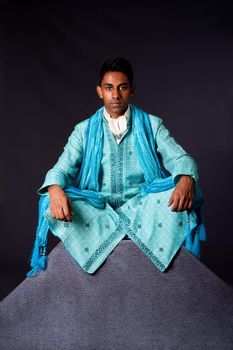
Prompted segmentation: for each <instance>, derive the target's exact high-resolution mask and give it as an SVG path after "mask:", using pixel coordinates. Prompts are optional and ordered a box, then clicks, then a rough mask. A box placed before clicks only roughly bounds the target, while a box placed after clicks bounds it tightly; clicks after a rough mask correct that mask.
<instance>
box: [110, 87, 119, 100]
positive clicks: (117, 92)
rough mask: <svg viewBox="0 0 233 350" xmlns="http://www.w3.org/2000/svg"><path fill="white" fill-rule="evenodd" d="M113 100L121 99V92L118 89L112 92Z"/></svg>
mask: <svg viewBox="0 0 233 350" xmlns="http://www.w3.org/2000/svg"><path fill="white" fill-rule="evenodd" d="M112 98H114V99H118V98H120V92H119V90H118V89H113V90H112Z"/></svg>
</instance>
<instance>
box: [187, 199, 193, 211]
mask: <svg viewBox="0 0 233 350" xmlns="http://www.w3.org/2000/svg"><path fill="white" fill-rule="evenodd" d="M192 206H193V201H192V200H190V201H189V203H188V210H191V208H192Z"/></svg>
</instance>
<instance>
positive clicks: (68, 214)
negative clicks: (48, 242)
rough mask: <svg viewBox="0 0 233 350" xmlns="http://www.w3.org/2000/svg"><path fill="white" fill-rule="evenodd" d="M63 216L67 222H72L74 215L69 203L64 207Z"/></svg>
mask: <svg viewBox="0 0 233 350" xmlns="http://www.w3.org/2000/svg"><path fill="white" fill-rule="evenodd" d="M63 214H64V218H65V219H66V220H67V221H72V215H71V212H70V208H69V204H68V203H67V205H64V207H63Z"/></svg>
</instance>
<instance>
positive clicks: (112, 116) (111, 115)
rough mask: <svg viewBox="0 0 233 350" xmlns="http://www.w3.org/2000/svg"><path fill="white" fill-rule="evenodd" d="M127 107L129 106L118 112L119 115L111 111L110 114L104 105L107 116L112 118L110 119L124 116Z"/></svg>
mask: <svg viewBox="0 0 233 350" xmlns="http://www.w3.org/2000/svg"><path fill="white" fill-rule="evenodd" d="M128 107H129V106H127V108H126V109H125V110H124V111H123V112H122V113H121V114H119V115H117V114H113V113H111V114H110V113H109V111H108V110H107V108H106V107H104V108H105V112H106V113H107V114H108V116H109V117H110V118H112V119H117V118H119V117H122V116H124V115H125V114H126V111H127V110H128Z"/></svg>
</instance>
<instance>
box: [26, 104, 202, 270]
mask: <svg viewBox="0 0 233 350" xmlns="http://www.w3.org/2000/svg"><path fill="white" fill-rule="evenodd" d="M130 108H131V116H132V132H133V137H134V143H135V148H136V152H137V156H138V159H139V162H140V165H141V167H142V170H143V173H144V179H145V182H144V183H143V184H142V185H141V186H140V188H139V191H140V195H141V196H146V195H147V194H148V193H152V192H162V191H166V190H169V189H171V188H173V187H175V183H174V179H173V177H172V175H170V176H166V174H165V172H164V171H163V169H162V167H161V164H160V162H159V159H158V155H157V152H156V148H155V141H154V137H153V133H152V127H151V124H150V119H149V115H148V113H146V112H144V111H143V110H142V109H140V108H138V107H136V106H134V105H130ZM103 109H104V107H101V108H100V109H98V110H97V111H96V113H95V114H93V115H92V116H91V117H90V118H89V121H88V125H87V129H86V134H85V145H84V153H83V160H82V164H81V168H80V171H79V172H78V174H77V178H76V185H75V186H66V187H65V188H64V189H63V190H64V192H65V193H66V195H67V196H68V197H69V199H70V200H72V201H75V200H85V201H87V202H88V203H89V204H91V205H92V206H94V207H96V208H100V209H103V208H105V198H104V196H103V195H102V194H101V193H100V192H99V182H98V175H99V170H100V164H101V159H102V154H103ZM194 189H195V199H194V201H193V205H192V208H191V210H190V211H187V213H188V214H189V213H190V212H191V211H192V210H194V211H195V213H196V215H197V221H198V223H197V226H195V227H190V224H189V223H188V224H187V228H186V233H187V234H186V241H185V247H186V249H188V250H189V251H191V253H192V254H194V255H195V256H196V257H197V258H200V240H202V241H205V240H206V230H205V226H204V222H203V214H202V205H203V196H202V193H201V190H200V186H199V184H198V183H197V182H195V187H194ZM49 205H50V200H49V195H48V193H46V194H45V195H43V196H41V197H40V200H39V209H38V225H37V229H36V238H35V242H34V246H33V250H32V255H31V258H30V265H31V270H30V271H29V272H28V273H27V276H29V277H32V276H34V275H35V274H36V273H37V272H39V271H40V270H45V269H46V266H47V255H46V250H47V239H48V230H49V223H48V221H47V219H46V218H45V217H44V215H43V214H44V212H45V210H47V209H48V207H49Z"/></svg>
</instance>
